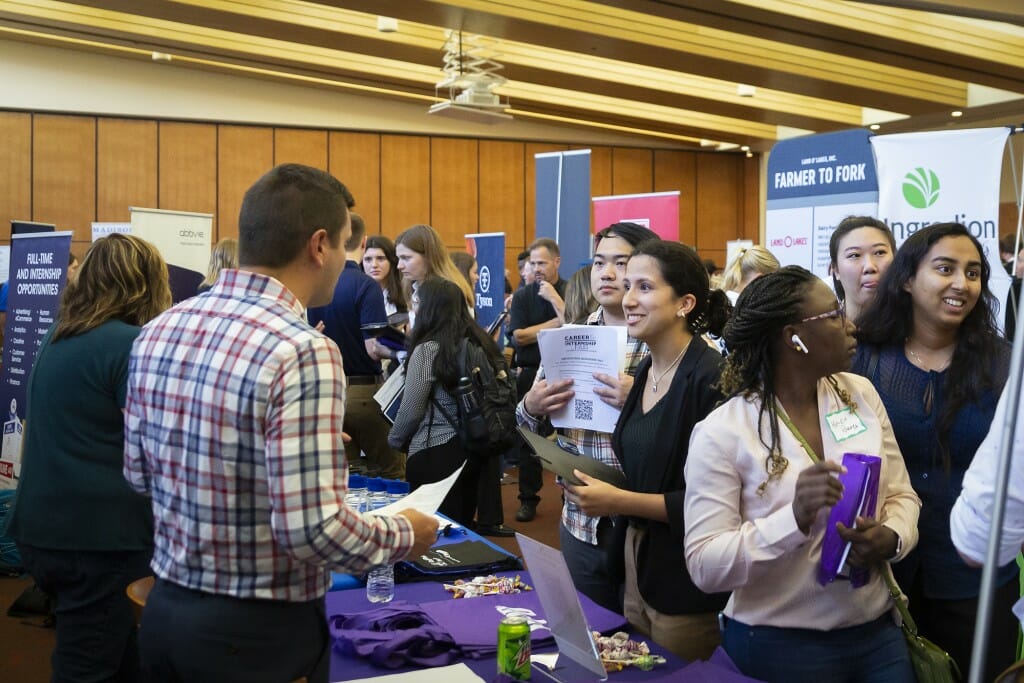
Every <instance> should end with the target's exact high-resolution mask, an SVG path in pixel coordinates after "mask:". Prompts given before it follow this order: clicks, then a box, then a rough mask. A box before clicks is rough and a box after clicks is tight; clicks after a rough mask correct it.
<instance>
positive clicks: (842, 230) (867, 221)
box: [828, 216, 896, 301]
mask: <svg viewBox="0 0 1024 683" xmlns="http://www.w3.org/2000/svg"><path fill="white" fill-rule="evenodd" d="M861 228H874V229H875V230H878V231H879V232H881V233H882V234H883V235H885V237H886V239H887V240H889V248H890V249H892V253H894V254H895V253H896V238H895V237H894V236H893V234H892V230H891V229H890V228H889V226H888V225H886V224H885V223H883V222H882V221H880V220H878V219H877V218H875V217H874V216H847V217H846V218H844V219H843V220H841V221H839V225H837V226H836V229H835V230H834V231H833V232H832V237H831V238H829V240H828V255H829V258H830V259H831V260H830V261H829V270H830V271H831V272H832V287H833V289H835V290H836V296H837V297H838V298H839V300H840V301H846V290H845V289H843V283H842V282H840V281H839V277H838V276H837V275H836V267H837V263H838V259H839V243H840V242H842V241H843V238H844V237H846V236H847V235H849V234H850V233H851V232H853V231H854V230H860V229H861Z"/></svg>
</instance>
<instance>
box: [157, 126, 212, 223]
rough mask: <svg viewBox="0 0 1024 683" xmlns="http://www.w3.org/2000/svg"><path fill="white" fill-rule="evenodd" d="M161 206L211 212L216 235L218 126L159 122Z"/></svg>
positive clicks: (161, 207)
mask: <svg viewBox="0 0 1024 683" xmlns="http://www.w3.org/2000/svg"><path fill="white" fill-rule="evenodd" d="M159 135H160V206H158V207H156V208H158V209H167V210H169V211H195V212H196V213H212V214H214V216H213V234H214V235H217V234H218V233H217V230H218V216H217V127H216V126H214V125H209V124H205V123H167V122H161V123H160V134H159Z"/></svg>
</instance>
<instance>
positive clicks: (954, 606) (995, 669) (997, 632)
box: [900, 574, 1020, 681]
mask: <svg viewBox="0 0 1024 683" xmlns="http://www.w3.org/2000/svg"><path fill="white" fill-rule="evenodd" d="M917 576H918V580H916V581H914V582H913V583H912V584H911V587H910V589H909V590H908V589H907V588H906V587H904V586H903V584H902V583H901V584H900V587H901V588H903V592H904V593H906V594H907V597H908V598H909V599H910V603H909V606H910V614H911V616H912V617H914V621H915V622H917V629H918V632H919V633H920V634H921V635H922V636H924V637H925V638H927V639H929V640H931V641H932V642H933V643H935V644H936V645H938V646H939V647H941V648H942V649H944V650H946V651H947V652H949V654H950V655H952V656H953V659H955V660H956V663H957V665H958V666H959V667H960V672H961V673H962V674H963V675H964V678H965V679H966V678H967V673H968V672H969V671H970V670H971V658H972V655H973V652H972V647H973V646H974V626H975V624H976V623H977V612H978V599H977V598H967V599H964V600H939V599H935V598H928V597H925V595H924V592H923V591H922V590H921V585H920V574H918V575H917ZM1019 597H1020V586H1019V581H1018V579H1017V575H1016V574H1014V578H1013V579H1012V580H1011V581H1008V582H1007V583H1005V584H1003V585H1002V586H999V587H997V588H996V591H995V595H993V596H992V616H991V619H990V620H989V627H988V629H989V630H988V643H987V644H986V648H985V652H984V657H985V669H984V671H985V673H984V674H983V675H982V677H981V678H982V680H984V681H991V680H995V677H996V675H998V674H999V672H1000V671H1002V670H1003V669H1005V668H1006V667H1008V666H1010V665H1011V664H1013V662H1014V661H1015V660H1016V658H1017V656H1016V655H1017V628H1018V625H1019V623H1020V622H1019V621H1017V617H1015V616H1014V614H1013V611H1012V609H1013V604H1014V603H1015V602H1017V598H1019Z"/></svg>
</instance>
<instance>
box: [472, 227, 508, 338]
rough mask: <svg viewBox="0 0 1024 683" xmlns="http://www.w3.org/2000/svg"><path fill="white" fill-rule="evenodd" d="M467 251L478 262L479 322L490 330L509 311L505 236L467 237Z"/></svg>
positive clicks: (495, 234)
mask: <svg viewBox="0 0 1024 683" xmlns="http://www.w3.org/2000/svg"><path fill="white" fill-rule="evenodd" d="M466 251H468V252H469V253H470V254H472V255H473V258H475V259H476V268H477V275H479V276H480V277H479V279H478V280H477V281H476V288H475V289H474V291H473V294H474V295H475V297H476V321H477V322H478V323H480V327H482V328H484V329H487V328H489V327H490V326H491V325H492V324H493V323H494V321H495V320H497V319H498V316H499V315H501V312H502V311H504V310H505V233H503V232H489V233H480V234H476V235H466Z"/></svg>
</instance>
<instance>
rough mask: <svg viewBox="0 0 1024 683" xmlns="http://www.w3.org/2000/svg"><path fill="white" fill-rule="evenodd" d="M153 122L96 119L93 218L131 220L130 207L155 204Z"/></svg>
mask: <svg viewBox="0 0 1024 683" xmlns="http://www.w3.org/2000/svg"><path fill="white" fill-rule="evenodd" d="M158 176H159V173H158V171H157V125H156V121H137V120H133V119H104V118H101V119H99V120H98V121H97V122H96V220H98V221H128V220H131V212H129V211H128V207H130V206H142V207H155V206H156V205H157V177H158Z"/></svg>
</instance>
